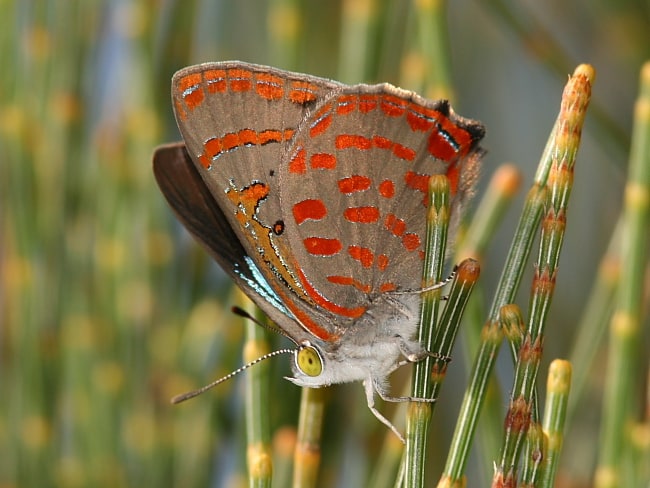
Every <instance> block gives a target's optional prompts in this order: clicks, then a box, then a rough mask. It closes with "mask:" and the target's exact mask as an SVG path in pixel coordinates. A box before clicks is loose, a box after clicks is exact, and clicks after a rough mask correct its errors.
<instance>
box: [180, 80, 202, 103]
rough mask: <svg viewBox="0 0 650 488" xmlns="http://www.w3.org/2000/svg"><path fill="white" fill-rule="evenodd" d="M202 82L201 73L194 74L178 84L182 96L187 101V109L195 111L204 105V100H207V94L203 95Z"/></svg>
mask: <svg viewBox="0 0 650 488" xmlns="http://www.w3.org/2000/svg"><path fill="white" fill-rule="evenodd" d="M201 82H202V79H201V73H192V74H191V75H187V76H184V77H183V78H181V80H180V81H179V83H178V85H179V88H180V94H181V96H182V97H183V100H184V101H185V105H187V108H189V109H190V110H194V109H195V108H196V107H198V106H199V105H201V104H202V103H203V100H205V94H204V93H203V87H202V86H201Z"/></svg>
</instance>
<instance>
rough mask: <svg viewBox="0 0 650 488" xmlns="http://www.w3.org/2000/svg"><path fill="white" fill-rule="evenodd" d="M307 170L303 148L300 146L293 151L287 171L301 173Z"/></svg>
mask: <svg viewBox="0 0 650 488" xmlns="http://www.w3.org/2000/svg"><path fill="white" fill-rule="evenodd" d="M306 172H307V163H306V162H305V150H304V149H303V148H302V147H301V148H300V149H298V151H296V152H295V153H294V155H293V156H292V157H291V160H290V161H289V173H293V174H297V175H302V174H305V173H306Z"/></svg>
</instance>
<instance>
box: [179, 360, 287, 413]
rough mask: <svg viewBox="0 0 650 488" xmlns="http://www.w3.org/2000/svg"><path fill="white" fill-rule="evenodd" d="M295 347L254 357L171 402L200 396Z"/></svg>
mask: <svg viewBox="0 0 650 488" xmlns="http://www.w3.org/2000/svg"><path fill="white" fill-rule="evenodd" d="M293 352H294V349H278V350H277V351H273V352H270V353H268V354H265V355H264V356H260V357H259V358H257V359H254V360H253V361H251V362H250V363H246V364H244V365H243V366H242V367H240V368H237V369H236V370H235V371H233V372H232V373H228V374H227V375H226V376H224V377H223V378H219V379H218V380H215V381H213V382H212V383H210V384H208V385H205V386H202V387H201V388H199V389H198V390H193V391H188V392H187V393H182V394H181V395H176V396H175V397H174V398H172V399H171V402H172V403H173V404H174V405H176V404H178V403H181V402H184V401H185V400H189V399H190V398H194V397H195V396H199V395H200V394H201V393H203V392H205V391H208V390H209V389H210V388H214V387H215V386H217V385H219V384H221V383H223V382H224V381H228V380H229V379H230V378H232V377H233V376H235V375H238V374H239V373H241V372H242V371H244V370H246V369H248V368H250V367H251V366H254V365H256V364H257V363H260V362H262V361H264V360H266V359H270V358H272V357H275V356H279V355H280V354H288V353H293Z"/></svg>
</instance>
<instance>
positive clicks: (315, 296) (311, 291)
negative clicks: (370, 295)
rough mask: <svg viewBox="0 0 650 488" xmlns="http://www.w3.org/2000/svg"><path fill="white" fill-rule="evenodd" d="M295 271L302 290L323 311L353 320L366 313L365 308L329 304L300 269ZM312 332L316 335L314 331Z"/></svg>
mask: <svg viewBox="0 0 650 488" xmlns="http://www.w3.org/2000/svg"><path fill="white" fill-rule="evenodd" d="M297 270H298V277H299V278H300V281H301V283H302V286H303V288H304V289H305V291H306V292H307V294H308V295H309V296H310V297H311V299H312V300H314V302H315V303H316V304H317V305H320V306H321V307H323V308H324V309H326V310H329V311H330V312H333V313H335V314H337V315H342V316H344V317H350V318H353V319H356V318H359V317H361V316H362V315H363V314H364V313H365V312H366V307H355V308H348V307H342V306H340V305H337V304H336V303H332V302H330V301H329V300H327V299H326V298H325V297H324V296H323V295H321V294H320V293H319V292H318V291H316V289H315V288H314V287H313V286H312V284H311V283H309V281H307V278H306V277H305V274H304V273H303V272H302V269H300V268H297ZM309 330H312V329H309ZM312 332H313V333H314V334H316V333H315V332H314V331H312ZM316 335H317V334H316Z"/></svg>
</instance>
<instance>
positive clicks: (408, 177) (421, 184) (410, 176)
mask: <svg viewBox="0 0 650 488" xmlns="http://www.w3.org/2000/svg"><path fill="white" fill-rule="evenodd" d="M429 178H430V176H429V175H420V174H417V173H415V172H413V171H408V172H407V173H406V174H405V175H404V181H405V182H406V186H408V187H409V188H412V189H413V190H417V191H421V192H423V193H424V194H425V195H426V194H428V192H429Z"/></svg>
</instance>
